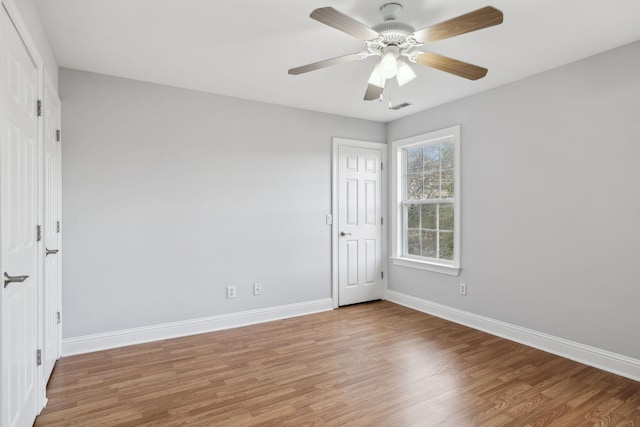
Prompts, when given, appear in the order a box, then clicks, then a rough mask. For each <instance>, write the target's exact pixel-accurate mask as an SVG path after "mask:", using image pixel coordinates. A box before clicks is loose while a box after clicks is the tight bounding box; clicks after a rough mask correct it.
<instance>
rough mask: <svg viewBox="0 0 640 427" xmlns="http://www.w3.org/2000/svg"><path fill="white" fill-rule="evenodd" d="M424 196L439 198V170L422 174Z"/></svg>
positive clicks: (426, 197)
mask: <svg viewBox="0 0 640 427" xmlns="http://www.w3.org/2000/svg"><path fill="white" fill-rule="evenodd" d="M424 198H425V199H439V198H440V172H433V173H428V174H425V175H424Z"/></svg>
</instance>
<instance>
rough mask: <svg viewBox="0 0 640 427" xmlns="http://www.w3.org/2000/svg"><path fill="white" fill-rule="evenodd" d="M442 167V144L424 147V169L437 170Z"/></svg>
mask: <svg viewBox="0 0 640 427" xmlns="http://www.w3.org/2000/svg"><path fill="white" fill-rule="evenodd" d="M438 169H440V144H433V145H427V146H426V147H424V170H425V171H426V172H428V171H437V170H438Z"/></svg>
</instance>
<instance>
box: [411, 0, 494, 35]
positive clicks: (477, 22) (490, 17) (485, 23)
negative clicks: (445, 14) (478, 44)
mask: <svg viewBox="0 0 640 427" xmlns="http://www.w3.org/2000/svg"><path fill="white" fill-rule="evenodd" d="M502 20H503V17H502V12H500V11H499V10H498V9H496V8H494V7H491V6H486V7H483V8H482V9H478V10H475V11H473V12H469V13H467V14H464V15H460V16H458V17H457V18H453V19H449V20H448V21H444V22H441V23H439V24H435V25H431V26H430V27H427V28H423V29H422V30H419V31H416V32H415V33H413V36H414V37H415V39H416V40H417V41H419V42H421V43H430V42H435V41H438V40H444V39H448V38H449V37H455V36H459V35H460V34H465V33H470V32H472V31H477V30H482V29H483V28H488V27H493V26H494V25H498V24H502Z"/></svg>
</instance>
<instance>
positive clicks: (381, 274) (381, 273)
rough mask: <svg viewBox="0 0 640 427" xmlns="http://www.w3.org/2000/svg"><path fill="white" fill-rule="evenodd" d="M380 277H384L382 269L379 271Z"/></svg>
mask: <svg viewBox="0 0 640 427" xmlns="http://www.w3.org/2000/svg"><path fill="white" fill-rule="evenodd" d="M380 278H381V279H384V271H381V272H380Z"/></svg>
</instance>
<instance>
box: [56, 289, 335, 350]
mask: <svg viewBox="0 0 640 427" xmlns="http://www.w3.org/2000/svg"><path fill="white" fill-rule="evenodd" d="M332 309H333V305H332V301H331V299H330V298H324V299H319V300H315V301H308V302H302V303H296V304H288V305H281V306H278V307H268V308H262V309H257V310H249V311H241V312H238V313H229V314H222V315H218V316H211V317H203V318H200V319H190V320H183V321H179V322H171V323H163V324H160V325H152V326H143V327H140V328H132V329H125V330H121V331H113V332H105V333H101V334H94V335H84V336H81V337H74V338H65V339H63V340H62V354H63V355H64V356H65V357H66V356H72V355H74V354H83V353H91V352H93V351H99V350H107V349H110V348H117V347H124V346H127V345H133V344H142V343H146V342H151V341H159V340H165V339H169V338H177V337H184V336H188V335H196V334H202V333H206V332H213V331H220V330H223V329H231V328H237V327H240V326H247V325H254V324H257V323H264V322H271V321H273V320H280V319H287V318H290V317H297V316H304V315H307V314H313V313H320V312H323V311H331V310H332Z"/></svg>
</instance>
